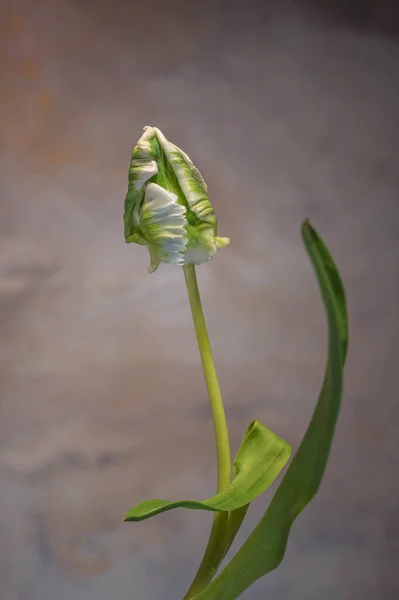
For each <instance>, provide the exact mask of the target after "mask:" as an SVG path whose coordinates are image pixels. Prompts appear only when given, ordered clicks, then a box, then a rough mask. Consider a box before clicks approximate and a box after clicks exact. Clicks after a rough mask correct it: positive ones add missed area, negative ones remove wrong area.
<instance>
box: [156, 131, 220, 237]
mask: <svg viewBox="0 0 399 600" xmlns="http://www.w3.org/2000/svg"><path fill="white" fill-rule="evenodd" d="M154 131H155V133H156V136H157V138H158V140H159V143H160V144H161V146H162V148H163V151H164V153H165V156H166V158H167V159H168V161H169V162H170V164H171V165H172V168H173V170H174V172H175V174H176V177H177V180H178V182H179V185H180V187H181V189H182V190H183V193H184V195H185V197H186V200H187V203H188V205H189V207H190V209H191V210H192V211H193V213H195V215H196V216H197V217H198V219H200V220H201V221H205V222H206V223H209V224H210V225H212V227H213V229H214V233H215V235H216V234H217V219H216V215H215V212H214V210H213V208H212V205H211V203H210V202H209V199H208V189H207V186H206V183H205V181H204V179H203V177H202V175H201V173H200V172H199V170H198V169H197V167H196V166H195V165H194V164H193V163H192V161H191V159H190V158H189V156H187V154H186V153H185V152H183V150H180V148H178V147H177V146H176V145H175V144H172V142H169V141H168V140H167V139H166V137H165V136H164V135H163V133H162V131H160V130H159V129H158V128H157V127H154Z"/></svg>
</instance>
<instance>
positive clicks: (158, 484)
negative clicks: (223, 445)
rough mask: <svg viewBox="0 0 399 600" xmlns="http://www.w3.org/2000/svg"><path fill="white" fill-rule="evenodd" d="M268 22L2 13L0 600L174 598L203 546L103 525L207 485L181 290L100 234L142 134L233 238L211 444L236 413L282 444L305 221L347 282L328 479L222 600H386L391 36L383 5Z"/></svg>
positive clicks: (177, 10) (196, 7)
mask: <svg viewBox="0 0 399 600" xmlns="http://www.w3.org/2000/svg"><path fill="white" fill-rule="evenodd" d="M275 4H276V6H274V5H273V4H271V3H267V2H265V3H262V2H260V1H259V2H254V1H252V0H246V1H245V2H242V4H241V3H239V2H236V3H233V2H228V1H227V0H222V1H220V2H217V1H212V0H204V1H202V2H189V1H187V0H186V1H183V0H182V1H178V0H171V1H168V2H167V1H166V0H165V1H162V0H157V1H156V0H147V1H146V2H138V1H135V0H131V1H130V2H127V1H126V2H122V1H121V0H115V1H114V2H105V1H103V2H95V1H94V0H93V1H92V0H90V1H86V2H83V1H82V2H79V1H78V0H75V1H72V0H70V1H68V0H37V1H36V2H29V1H28V0H26V1H23V0H4V1H3V2H2V7H1V18H0V44H1V46H0V72H1V86H0V102H1V113H0V114H1V117H0V118H1V123H0V136H1V141H0V147H1V159H0V160H1V162H0V236H1V238H0V375H1V382H0V386H1V388H0V391H1V399H0V413H1V414H0V450H1V452H0V598H1V600H109V599H110V598H112V599H115V600H132V599H137V600H138V599H140V600H178V599H179V598H181V597H182V595H183V593H184V591H185V587H186V586H187V585H188V583H189V581H190V579H191V577H192V575H193V574H194V571H195V569H196V565H197V563H198V561H199V559H200V556H201V553H202V551H203V548H204V545H205V543H206V539H207V535H208V530H209V526H210V516H209V515H207V514H205V515H201V514H196V513H186V512H184V511H182V510H180V511H176V512H174V513H168V514H166V515H163V516H160V517H157V518H156V519H154V520H151V521H148V522H145V523H140V524H129V525H128V524H123V523H122V515H123V514H124V512H125V511H126V510H127V509H128V508H129V507H130V506H132V505H133V504H135V503H137V502H139V501H140V500H142V499H144V498H147V497H167V498H171V499H172V498H179V497H196V498H203V497H206V496H207V495H210V494H211V493H212V492H213V490H214V486H215V475H216V474H215V460H214V442H213V431H212V423H211V419H210V413H209V409H208V405H207V397H206V393H205V388H204V384H203V380H202V373H201V368H200V363H199V358H198V354H197V349H196V344H195V339H194V334H193V328H192V324H191V321H190V314H189V308H188V304H187V299H186V292H185V289H184V282H183V277H182V273H181V271H180V269H179V268H174V267H166V266H162V267H161V268H160V269H159V271H158V272H157V273H156V274H154V275H152V276H149V275H148V274H147V267H148V255H147V251H146V250H145V249H143V248H139V247H132V246H126V245H125V243H124V238H123V231H122V221H121V217H122V210H123V200H124V194H125V191H126V185H127V167H128V163H129V158H130V152H131V149H132V146H133V144H134V142H135V141H136V139H137V138H138V137H139V136H140V133H141V129H142V127H143V126H144V125H146V124H151V125H158V126H159V127H160V128H161V129H162V130H163V131H164V132H165V133H166V135H167V136H168V137H169V138H170V139H171V140H173V141H174V142H176V143H177V144H178V145H180V146H181V147H182V148H184V149H185V150H186V151H187V152H188V153H189V154H190V155H191V156H192V157H193V159H194V160H195V162H196V163H197V164H198V166H199V167H200V168H201V170H202V172H203V173H204V175H205V178H206V180H207V182H208V187H209V189H210V193H211V198H212V201H213V203H214V206H215V209H216V211H217V213H218V216H219V221H220V230H221V235H226V236H229V237H231V240H232V243H231V246H230V247H229V249H226V250H224V251H222V252H220V253H219V254H218V255H217V256H216V258H215V260H213V261H212V263H210V264H207V265H204V266H202V267H200V269H199V279H200V284H201V287H202V290H203V297H204V306H205V310H206V314H207V318H208V322H209V328H210V332H211V339H212V342H213V347H214V353H215V357H216V360H217V365H218V369H219V373H220V380H221V385H222V390H223V393H224V397H225V403H226V410H227V416H228V420H229V423H230V426H231V434H232V442H233V447H234V450H235V449H236V448H237V446H238V444H239V441H240V438H241V435H242V433H243V431H244V430H245V427H246V426H247V424H248V423H249V421H250V420H251V419H253V418H255V417H256V418H259V419H260V420H262V421H263V422H264V423H266V424H267V425H269V427H271V428H272V429H273V430H275V431H276V432H278V433H279V434H280V435H282V436H284V437H286V438H287V439H288V440H290V441H291V442H292V444H293V445H294V446H296V445H297V444H298V442H299V440H300V439H301V436H302V434H303V431H304V428H305V426H306V423H307V421H308V419H309V416H310V414H311V411H312V409H313V406H314V404H315V400H316V396H317V392H318V388H319V385H320V382H321V378H322V374H323V365H324V355H325V349H326V327H325V317H324V314H323V310H322V307H321V303H320V299H319V296H318V290H317V287H316V284H315V281H314V277H313V273H312V271H311V268H310V266H309V262H308V260H307V257H306V255H305V252H304V250H303V248H302V245H301V241H300V235H299V227H300V223H301V221H302V219H303V218H304V217H306V216H309V217H311V219H312V221H313V223H314V224H315V226H316V227H317V228H318V229H319V230H320V232H321V233H322V235H323V236H324V238H325V240H326V241H327V243H328V245H329V246H330V248H331V250H332V251H333V253H334V255H335V257H336V260H337V262H338V264H339V266H340V268H341V271H342V274H343V277H344V279H345V282H346V284H347V291H348V299H349V309H350V315H351V350H350V355H349V359H348V364H347V376H346V387H345V398H344V404H343V408H342V415H341V420H340V423H339V426H338V431H337V437H336V440H335V444H334V448H333V452H332V456H331V462H330V465H329V468H328V471H327V474H326V478H325V480H324V483H323V486H322V489H321V492H320V495H319V496H318V498H317V499H316V500H315V501H314V502H313V504H312V505H311V507H310V508H308V509H307V510H306V511H305V513H304V514H303V515H302V516H301V517H300V519H299V520H298V522H297V524H296V525H295V528H294V531H293V535H292V538H291V541H290V544H289V548H288V552H287V555H286V559H285V562H284V563H283V565H282V566H281V568H280V569H279V570H278V571H276V572H275V573H272V574H271V575H270V576H269V577H267V578H266V579H264V580H262V581H261V582H258V583H257V584H256V585H255V586H254V587H253V588H251V590H249V591H248V592H247V593H246V594H245V598H246V599H248V600H261V599H262V600H263V599H264V598H270V599H275V600H277V599H278V600H290V599H295V600H310V599H317V600H319V599H320V598H323V600H337V599H339V600H382V599H383V600H394V599H395V598H397V597H398V595H399V582H398V575H397V573H396V568H397V557H398V550H399V547H398V535H399V531H398V500H399V484H398V467H399V464H398V463H399V460H398V450H397V439H398V412H399V410H398V351H399V321H398V310H399V309H398V293H399V236H398V225H399V205H398V203H399V196H398V190H399V114H398V106H399V43H398V38H397V36H396V32H397V29H398V28H397V24H398V22H399V21H398V19H397V14H396V12H395V6H394V3H393V2H389V1H386V0H384V2H381V3H379V4H378V3H377V2H374V3H373V2H366V3H363V4H362V3H361V2H351V3H349V4H348V5H345V4H344V3H340V4H339V5H338V6H337V5H334V6H332V5H331V3H329V2H322V3H319V4H318V5H317V6H316V3H315V2H305V1H304V2H298V3H296V4H295V3H288V2H286V1H284V2H279V3H278V2H276V3H275ZM395 19H396V20H395ZM268 497H270V495H269V496H267V495H266V496H265V497H264V498H261V499H260V500H259V501H257V502H256V503H255V506H254V508H253V510H252V512H251V515H250V517H249V519H248V523H247V525H246V528H245V531H243V535H242V536H241V537H240V541H242V539H243V536H244V534H245V532H248V531H249V530H250V529H251V526H252V525H253V524H254V523H255V520H256V518H257V517H258V516H259V515H260V514H261V513H262V511H263V510H264V507H265V505H266V502H267V500H268Z"/></svg>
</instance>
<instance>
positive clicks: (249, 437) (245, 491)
mask: <svg viewBox="0 0 399 600" xmlns="http://www.w3.org/2000/svg"><path fill="white" fill-rule="evenodd" d="M290 453H291V448H290V446H289V444H287V442H285V441H284V440H282V439H281V438H280V437H279V436H278V435H276V434H275V433H273V432H272V431H270V429H268V428H267V427H265V426H264V425H262V423H259V421H253V422H252V423H251V424H250V425H249V427H248V428H247V431H246V433H245V435H244V438H243V441H242V443H241V446H240V449H239V450H238V453H237V456H236V458H235V460H234V474H235V477H234V480H233V481H232V483H231V484H230V485H229V487H228V488H226V489H225V490H224V491H223V492H220V493H219V494H217V495H216V496H213V497H212V498H208V499H207V500H203V501H202V502H200V501H195V500H180V501H178V502H167V501H166V500H147V501H145V502H141V503H140V504H138V505H137V506H135V507H134V508H132V509H131V510H129V511H128V513H127V514H126V515H125V519H124V520H125V521H142V520H144V519H148V518H149V517H153V516H155V515H157V514H159V513H161V512H165V511H168V510H172V509H173V508H189V509H193V510H210V511H227V512H229V511H233V510H236V509H238V508H241V507H242V506H245V505H246V504H249V503H250V502H252V500H254V499H255V498H256V497H257V496H259V495H260V494H261V493H262V492H263V491H264V490H265V489H266V488H267V487H268V486H269V485H270V484H271V483H272V482H273V481H274V479H275V478H276V477H277V475H278V474H279V473H280V471H281V469H282V468H283V467H284V466H285V465H286V463H287V461H288V459H289V457H290Z"/></svg>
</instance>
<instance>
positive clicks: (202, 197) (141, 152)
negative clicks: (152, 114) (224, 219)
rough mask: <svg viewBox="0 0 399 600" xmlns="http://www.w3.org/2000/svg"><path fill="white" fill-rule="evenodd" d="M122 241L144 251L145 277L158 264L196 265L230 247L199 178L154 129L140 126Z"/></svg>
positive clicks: (182, 156)
mask: <svg viewBox="0 0 399 600" xmlns="http://www.w3.org/2000/svg"><path fill="white" fill-rule="evenodd" d="M123 219H124V223H125V239H126V242H128V243H130V242H135V243H137V244H141V245H145V246H147V247H148V250H149V252H150V257H151V265H150V268H149V271H150V273H152V272H153V271H155V270H156V269H157V267H158V265H159V264H160V263H161V262H164V263H170V264H175V265H181V266H183V265H187V264H195V265H198V264H200V263H202V262H206V261H208V260H210V259H211V258H212V256H213V255H214V254H215V252H216V250H217V249H218V248H223V247H224V246H227V244H228V243H229V241H230V240H229V239H228V238H222V237H218V235H217V230H218V225H217V219H216V216H215V213H214V210H213V208H212V206H211V203H210V202H209V199H208V191H207V187H206V184H205V181H204V180H203V178H202V175H201V173H200V172H199V171H198V169H197V168H196V167H195V166H194V165H193V163H192V162H191V160H190V158H189V157H188V156H187V154H185V153H184V152H183V151H182V150H180V148H178V147H177V146H175V145H174V144H172V143H171V142H169V141H168V140H167V139H166V138H165V136H164V135H163V133H162V132H161V131H160V130H159V129H158V128H157V127H145V128H144V134H143V135H142V136H141V138H140V139H139V141H138V142H137V146H136V147H135V148H134V150H133V154H132V159H131V162H130V169H129V186H128V191H127V194H126V199H125V214H124V217H123Z"/></svg>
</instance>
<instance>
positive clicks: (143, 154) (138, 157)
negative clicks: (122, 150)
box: [123, 127, 158, 243]
mask: <svg viewBox="0 0 399 600" xmlns="http://www.w3.org/2000/svg"><path fill="white" fill-rule="evenodd" d="M144 129H145V131H144V133H143V135H142V136H141V138H140V139H139V141H138V142H137V145H136V146H135V148H134V150H133V153H132V158H131V161H130V168H129V185H128V191H127V194H126V198H125V214H124V215H123V220H124V224H125V239H126V241H127V242H138V243H145V241H144V240H142V241H140V240H141V234H140V231H138V230H139V211H140V205H141V203H142V200H143V195H144V185H145V183H146V182H147V181H148V180H149V179H151V177H154V175H156V174H157V173H158V165H157V163H156V161H155V160H154V155H152V153H151V138H152V137H154V135H155V133H154V130H153V128H152V127H145V128H144Z"/></svg>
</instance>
